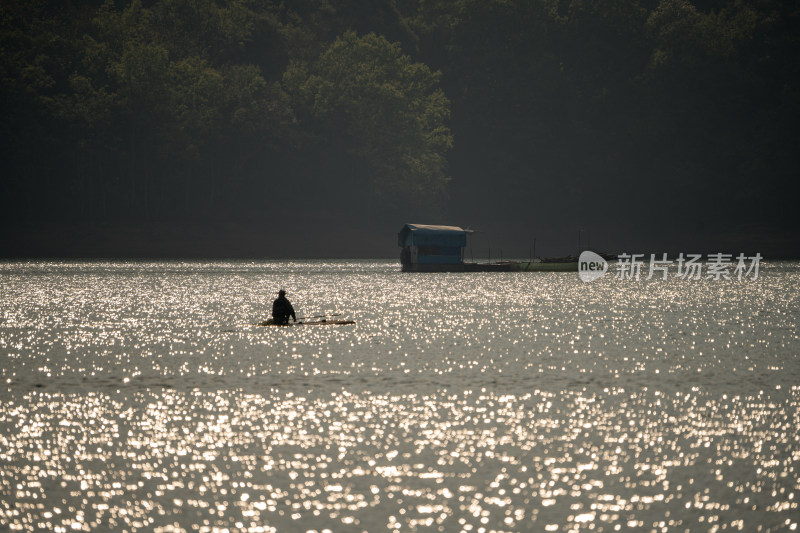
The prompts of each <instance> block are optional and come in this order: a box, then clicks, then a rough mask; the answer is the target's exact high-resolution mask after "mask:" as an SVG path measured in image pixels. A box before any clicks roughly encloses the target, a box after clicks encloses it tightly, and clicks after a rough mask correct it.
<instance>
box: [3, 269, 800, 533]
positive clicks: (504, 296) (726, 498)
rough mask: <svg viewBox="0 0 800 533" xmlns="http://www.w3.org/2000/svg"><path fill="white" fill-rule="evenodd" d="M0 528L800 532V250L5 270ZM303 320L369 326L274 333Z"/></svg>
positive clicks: (290, 329) (60, 529)
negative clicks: (540, 260)
mask: <svg viewBox="0 0 800 533" xmlns="http://www.w3.org/2000/svg"><path fill="white" fill-rule="evenodd" d="M0 282H2V291H3V298H2V303H1V304H0V306H1V307H0V313H1V314H0V357H2V359H0V361H2V366H1V367H0V379H2V382H3V383H4V384H5V385H4V387H5V388H4V389H3V390H0V495H1V496H0V526H2V524H8V527H9V528H10V529H12V530H19V529H22V530H36V529H45V530H53V531H69V530H81V529H83V530H128V531H131V530H157V531H180V530H187V531H215V530H219V531H221V530H223V529H229V530H242V531H287V530H291V531H294V530H301V531H307V530H316V531H322V530H324V529H326V528H327V529H331V530H333V531H342V530H346V531H350V530H352V531H378V530H387V531H394V530H406V529H423V530H431V531H470V532H478V531H481V530H484V531H520V530H545V531H583V530H586V531H615V530H619V529H622V530H629V529H633V530H641V531H673V530H680V531H684V530H690V531H694V530H708V531H711V530H715V531H716V530H728V529H732V530H743V531H754V530H757V529H758V528H759V527H760V528H761V530H762V531H782V530H794V529H795V528H797V523H798V519H797V517H798V516H799V515H800V513H799V512H798V508H797V498H798V490H800V483H799V482H798V478H799V477H800V476H799V475H798V468H800V445H798V444H799V443H798V438H799V437H798V428H800V408H799V406H798V400H800V379H798V378H800V372H799V371H800V365H798V353H797V351H798V350H797V348H798V346H799V345H800V343H798V317H799V316H800V306H799V305H798V299H799V298H800V291H799V290H798V288H800V287H798V285H800V272H798V268H797V265H796V264H795V263H791V264H785V263H783V264H777V265H772V266H770V265H766V266H765V268H764V270H763V273H762V277H761V278H760V279H759V280H758V281H757V282H749V283H744V282H713V281H707V282H706V281H701V282H695V283H692V282H687V281H680V280H668V281H663V280H658V281H655V280H654V281H652V282H644V281H643V282H638V283H637V282H632V281H615V280H613V279H603V280H600V281H598V282H595V283H593V284H589V285H587V284H584V283H582V282H581V281H580V280H578V278H577V275H575V274H568V273H564V274H561V273H546V274H536V273H524V274H502V273H495V274H433V275H431V274H403V273H400V272H398V271H397V267H396V265H395V264H393V263H391V262H380V261H338V262H324V261H307V262H291V263H285V262H284V263H282V262H208V263H197V262H188V263H186V262H165V263H159V262H152V263H124V262H107V263H81V262H76V263H60V262H53V263H5V264H0ZM280 287H286V288H287V290H288V291H289V297H290V299H291V300H292V301H293V302H294V303H295V306H296V307H297V308H298V311H299V314H304V315H316V314H323V313H329V314H340V313H341V314H342V315H343V318H349V319H353V320H355V321H356V325H355V326H341V327H335V326H326V327H296V328H262V327H257V326H253V324H255V323H256V322H258V321H259V320H261V319H263V318H265V317H266V315H267V310H268V309H269V303H270V302H271V300H272V299H273V298H274V293H275V292H276V290H277V289H278V288H280Z"/></svg>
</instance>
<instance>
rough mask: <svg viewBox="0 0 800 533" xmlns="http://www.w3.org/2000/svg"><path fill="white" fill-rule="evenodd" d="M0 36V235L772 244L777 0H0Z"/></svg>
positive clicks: (202, 247)
mask: <svg viewBox="0 0 800 533" xmlns="http://www.w3.org/2000/svg"><path fill="white" fill-rule="evenodd" d="M0 51H1V52H2V58H0V61H1V62H0V94H1V95H2V98H0V106H2V117H3V120H2V122H0V132H1V133H0V135H2V147H1V148H0V150H2V152H0V153H2V156H1V157H2V166H3V176H2V179H1V180H0V212H1V213H2V214H1V215H0V216H2V219H3V225H4V228H5V229H4V237H3V250H2V254H3V255H5V256H14V255H17V256H18V255H171V254H175V255H196V256H202V255H245V256H247V255H250V256H281V255H284V256H285V255H287V254H288V255H306V256H332V255H334V256H335V255H339V256H341V255H357V254H360V253H363V254H364V255H374V254H379V255H380V254H383V253H384V252H386V253H394V248H393V246H394V242H393V234H392V231H396V230H397V229H399V227H400V225H401V224H402V223H404V222H431V223H454V224H472V225H473V226H482V227H484V228H486V229H487V230H492V231H494V232H496V234H497V233H501V232H502V233H503V234H504V235H505V237H504V238H506V239H508V241H509V242H510V243H511V242H516V243H519V242H520V240H524V239H528V238H529V236H530V235H532V234H536V233H537V232H538V234H539V235H542V234H548V232H550V234H551V235H553V236H558V235H560V233H559V231H561V232H564V234H569V235H573V234H574V232H575V231H576V230H577V229H580V228H584V229H585V228H592V229H593V231H594V232H595V234H598V235H600V234H602V235H604V237H603V238H604V240H605V242H604V244H607V245H608V246H609V247H612V248H617V249H619V248H621V247H625V246H639V247H647V246H651V247H659V246H660V247H661V248H659V249H662V248H663V249H664V251H667V250H666V248H668V247H671V248H676V247H677V248H679V247H681V246H683V247H684V248H685V247H686V246H699V247H702V246H706V247H711V248H714V247H717V248H722V247H730V248H736V247H740V248H741V247H751V248H752V247H753V246H756V245H762V246H766V247H768V248H769V249H770V251H772V250H773V249H774V250H782V249H787V250H788V249H790V248H791V246H792V243H794V246H797V244H796V242H795V241H796V239H795V237H796V236H797V223H796V215H794V212H795V208H794V204H795V203H796V198H797V194H798V192H800V191H799V189H800V188H799V187H798V185H797V181H798V180H797V167H798V155H797V153H796V152H797V147H798V146H800V128H799V127H798V123H800V7H798V6H795V4H794V3H792V2H780V1H777V0H721V1H704V0H696V1H694V2H689V1H683V0H662V1H649V0H641V1H636V0H572V1H558V0H540V1H536V0H528V1H526V0H455V1H449V0H428V1H424V0H370V1H367V0H341V1H337V0H327V1H312V0H304V1H284V2H272V1H255V0H252V1H251V0H233V1H222V0H217V1H214V0H153V1H140V0H134V1H124V2H123V1H106V2H98V1H90V0H85V1H79V0H72V1H63V0H62V1H55V0H53V1H45V0H25V1H23V0H4V1H3V2H2V4H0ZM381 235H386V243H383V242H380V239H381ZM554 238H555V237H554ZM684 243H685V244H684ZM522 244H524V246H525V249H527V241H526V242H524V243H522ZM508 246H510V245H508ZM787 247H788V248H787ZM555 248H557V247H554V251H560V250H555ZM572 248H573V247H571V248H570V249H569V251H573V249H572ZM684 251H691V250H684ZM796 251H800V250H796Z"/></svg>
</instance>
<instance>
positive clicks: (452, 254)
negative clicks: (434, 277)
mask: <svg viewBox="0 0 800 533" xmlns="http://www.w3.org/2000/svg"><path fill="white" fill-rule="evenodd" d="M468 233H471V232H470V230H465V229H462V228H459V227H457V226H434V225H429V224H406V225H405V226H403V229H401V230H400V233H399V234H398V235H397V244H398V245H399V246H400V248H401V252H400V263H401V264H402V266H403V272H462V271H464V247H465V246H466V245H467V234H468Z"/></svg>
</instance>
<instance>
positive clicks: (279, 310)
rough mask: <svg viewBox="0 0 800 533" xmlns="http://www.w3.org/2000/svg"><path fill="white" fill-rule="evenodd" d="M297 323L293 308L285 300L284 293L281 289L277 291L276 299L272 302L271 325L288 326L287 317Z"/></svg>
mask: <svg viewBox="0 0 800 533" xmlns="http://www.w3.org/2000/svg"><path fill="white" fill-rule="evenodd" d="M290 316H291V317H292V320H294V321H295V322H297V316H296V315H295V314H294V307H292V304H291V303H289V300H287V299H286V291H285V290H283V289H281V290H280V291H278V297H277V298H276V299H275V301H274V302H272V323H273V324H288V323H289V317H290Z"/></svg>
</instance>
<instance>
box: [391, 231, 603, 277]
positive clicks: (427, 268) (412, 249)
mask: <svg viewBox="0 0 800 533" xmlns="http://www.w3.org/2000/svg"><path fill="white" fill-rule="evenodd" d="M472 233H474V232H473V230H469V229H463V228H459V227H458V226H435V225H430V224H406V225H405V226H403V229H401V230H400V233H398V234H397V244H398V245H399V246H400V249H401V251H400V263H401V265H402V268H403V272H577V271H578V258H577V257H561V258H551V259H535V260H534V259H533V258H531V260H530V261H499V262H496V263H465V262H464V248H465V247H466V246H467V236H468V235H471V234H472ZM609 257H611V256H609Z"/></svg>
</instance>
